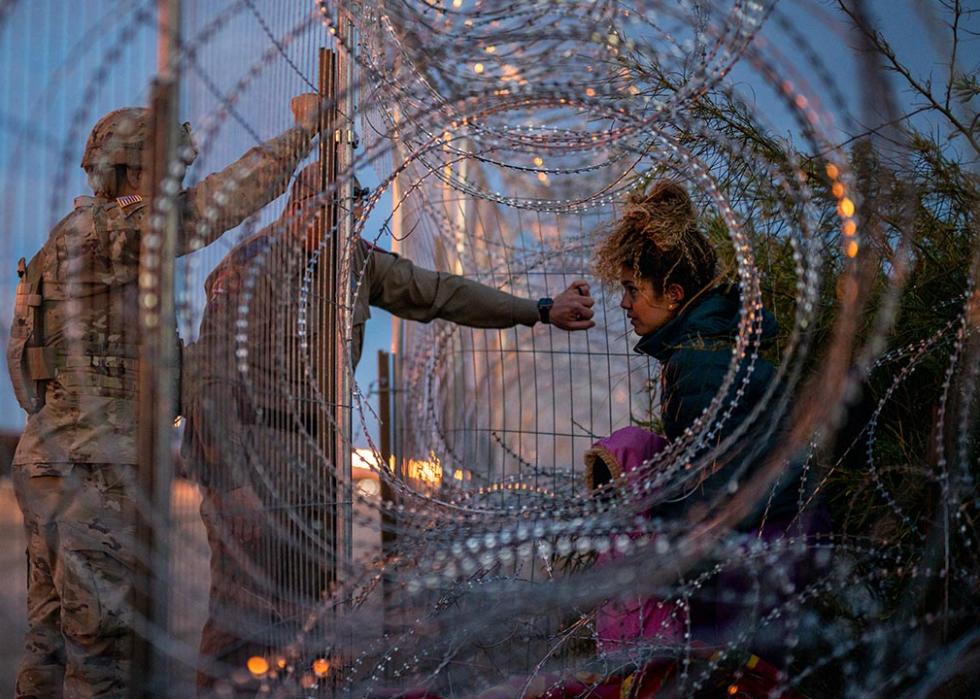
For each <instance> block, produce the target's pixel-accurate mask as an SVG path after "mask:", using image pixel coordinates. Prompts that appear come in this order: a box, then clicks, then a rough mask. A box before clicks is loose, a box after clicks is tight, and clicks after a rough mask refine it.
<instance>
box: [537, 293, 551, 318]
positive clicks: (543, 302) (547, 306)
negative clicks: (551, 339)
mask: <svg viewBox="0 0 980 699" xmlns="http://www.w3.org/2000/svg"><path fill="white" fill-rule="evenodd" d="M554 305H555V301H554V299H551V298H548V297H547V296H545V297H544V298H543V299H538V318H540V319H541V322H542V323H550V322H551V307H552V306H554Z"/></svg>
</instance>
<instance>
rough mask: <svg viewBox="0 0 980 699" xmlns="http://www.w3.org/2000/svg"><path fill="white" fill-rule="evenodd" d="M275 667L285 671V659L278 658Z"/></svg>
mask: <svg viewBox="0 0 980 699" xmlns="http://www.w3.org/2000/svg"><path fill="white" fill-rule="evenodd" d="M276 667H278V668H279V669H280V670H285V669H286V659H285V658H279V659H278V660H277V661H276Z"/></svg>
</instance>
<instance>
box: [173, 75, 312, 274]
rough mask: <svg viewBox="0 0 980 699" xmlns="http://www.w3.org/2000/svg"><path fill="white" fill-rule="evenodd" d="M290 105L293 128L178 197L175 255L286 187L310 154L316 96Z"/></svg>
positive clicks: (232, 223) (228, 225) (213, 236)
mask: <svg viewBox="0 0 980 699" xmlns="http://www.w3.org/2000/svg"><path fill="white" fill-rule="evenodd" d="M290 108H291V109H292V111H293V117H294V119H295V120H296V125H295V126H294V127H292V128H291V129H289V130H287V131H286V132H284V133H282V134H280V135H279V136H277V137H275V138H273V139H271V140H269V141H266V142H265V143H263V144H261V145H258V146H255V147H254V148H252V149H250V150H249V151H248V152H247V153H245V155H243V156H242V157H241V158H239V159H238V160H237V161H236V162H234V163H232V164H231V165H229V166H228V167H226V168H225V169H224V170H222V171H221V172H216V173H214V174H212V175H209V176H207V177H205V178H204V179H203V180H202V181H201V182H200V183H199V184H197V185H195V186H194V187H191V188H190V189H188V190H187V191H186V192H185V193H184V194H183V195H182V201H181V208H182V216H183V222H182V226H181V240H180V243H179V246H178V247H179V250H178V254H180V255H183V254H186V253H188V252H192V251H193V250H196V249H198V248H201V247H204V246H205V245H208V244H210V243H211V242H212V241H214V240H215V239H216V238H218V237H219V236H220V235H221V234H222V233H224V232H225V231H227V230H229V229H231V228H234V227H235V226H237V225H238V224H240V223H241V222H242V221H244V220H245V219H246V218H248V217H249V216H251V215H252V214H254V213H255V212H256V211H258V210H259V209H261V208H262V207H263V206H265V205H266V204H268V203H269V202H271V201H272V200H273V199H275V198H276V197H278V196H279V195H281V194H282V193H283V192H284V191H286V185H288V184H289V178H290V177H291V176H292V174H293V171H294V170H295V169H296V166H297V165H298V164H299V162H300V161H301V160H302V159H303V158H304V157H306V154H307V153H309V150H310V144H311V143H312V141H313V136H314V135H315V134H316V131H317V124H318V119H317V109H318V108H319V100H318V98H317V96H316V95H314V94H304V95H299V96H298V97H294V98H293V99H292V101H291V102H290Z"/></svg>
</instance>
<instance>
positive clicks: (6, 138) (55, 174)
mask: <svg viewBox="0 0 980 699" xmlns="http://www.w3.org/2000/svg"><path fill="white" fill-rule="evenodd" d="M304 4H310V5H311V4H312V3H304ZM154 5H155V3H153V2H136V1H134V0H130V1H117V2H110V1H108V0H84V1H83V2H75V3H65V2H55V1H53V0H32V1H31V2H20V3H16V4H15V6H14V9H13V10H12V11H11V13H10V14H9V16H7V17H6V19H5V21H4V22H3V24H2V26H0V66H2V67H3V75H4V76H5V77H4V80H3V84H2V86H0V95H2V97H0V100H2V103H0V183H2V191H3V194H2V197H0V202H2V203H0V207H2V211H3V217H2V221H3V224H2V225H3V228H4V232H3V235H2V237H0V268H2V269H3V270H4V273H3V274H2V275H0V328H2V329H0V338H2V339H3V342H4V345H6V339H7V332H8V329H9V326H10V318H11V311H12V307H13V293H14V288H15V285H16V272H15V270H16V264H17V260H18V258H20V257H21V256H25V257H28V258H30V256H31V255H32V254H33V253H34V252H36V250H37V249H38V248H39V247H40V245H41V244H42V242H43V241H44V239H45V238H46V236H47V233H48V230H49V229H50V228H51V226H52V225H54V223H56V222H57V221H58V220H59V219H60V218H61V217H62V216H64V215H65V214H66V213H68V211H70V209H71V205H72V199H73V198H74V197H75V196H78V195H81V194H88V193H89V192H88V188H87V186H86V183H85V180H84V176H83V173H82V171H81V169H80V168H79V166H78V163H79V160H80V158H81V153H82V148H83V146H84V142H85V138H86V137H87V135H88V132H89V129H90V128H91V126H92V124H94V122H95V121H96V120H97V119H98V118H99V117H100V116H101V115H102V114H104V113H106V112H107V111H109V110H111V109H115V108H118V107H121V106H128V105H133V104H143V103H145V102H146V100H147V94H148V92H147V87H148V81H149V79H150V77H151V76H152V74H153V71H154V68H155V61H156V54H155V51H156V47H155V41H156V39H155V31H154V27H153V26H152V24H153V21H154V20H155V10H154V9H153V6H154ZM186 5H187V6H188V9H187V10H185V23H186V24H187V25H188V26H194V27H198V28H199V27H202V26H205V23H206V22H207V21H208V20H209V19H210V18H213V17H215V16H218V15H220V14H221V13H223V12H224V11H225V10H226V9H227V8H229V7H233V6H234V5H236V3H230V2H221V3H206V4H205V3H194V2H189V3H186ZM922 5H928V3H922ZM255 6H256V7H257V8H259V9H260V10H261V8H264V7H268V8H275V7H279V6H281V3H255ZM870 6H871V7H872V9H873V11H874V14H875V18H876V20H877V21H878V22H879V26H880V28H881V30H882V32H883V33H884V35H885V36H886V37H887V38H888V40H889V41H890V42H891V44H892V46H893V47H894V48H895V49H896V51H897V53H898V55H899V57H900V58H901V59H902V60H903V61H905V62H906V63H907V64H908V65H909V66H910V67H911V68H912V69H913V71H914V72H915V74H917V75H919V76H922V77H924V78H925V77H928V76H929V75H930V74H931V75H932V76H933V77H934V78H935V80H936V81H937V82H941V80H942V77H943V76H944V75H945V71H946V70H947V69H946V67H945V65H944V61H945V60H946V56H945V54H944V53H940V52H939V51H937V44H936V43H935V42H933V41H932V40H930V38H929V36H930V32H929V31H928V28H927V27H926V26H925V24H924V23H923V20H922V14H921V13H919V12H917V11H916V9H915V8H916V6H917V4H916V3H914V2H898V3H896V2H891V1H886V0H878V1H877V2H873V3H870ZM138 8H144V11H145V17H144V20H145V21H136V22H134V16H135V14H134V13H135V11H136V10H137V9H138ZM778 10H779V12H780V13H781V14H782V15H783V16H784V17H785V18H786V19H787V20H788V21H789V22H790V23H791V24H792V25H793V26H794V27H795V29H796V31H798V32H799V33H800V34H801V35H802V36H804V37H805V38H806V39H807V40H808V41H809V42H810V45H811V47H812V49H813V50H814V51H816V52H819V56H820V58H821V59H822V61H823V62H824V64H825V67H826V70H827V72H828V73H829V74H830V75H832V76H833V79H834V80H835V84H836V87H837V89H839V91H840V92H841V94H842V95H843V96H844V98H845V99H846V100H848V102H849V104H850V105H851V106H852V107H853V111H852V114H851V116H852V117H853V119H854V122H853V123H851V124H848V123H847V120H846V119H843V120H842V119H840V117H841V116H843V115H842V114H841V113H840V111H839V110H838V109H837V108H836V107H835V106H833V105H832V104H828V105H827V106H828V109H829V111H831V112H832V113H834V114H835V117H836V118H837V119H838V120H839V122H838V125H839V126H840V128H841V129H842V133H844V131H847V132H851V131H852V129H854V128H855V127H856V126H857V125H858V124H860V121H861V118H860V115H859V109H860V108H859V95H860V93H861V90H862V89H863V86H862V85H861V82H860V77H859V74H858V73H857V72H856V71H855V63H854V52H853V50H852V49H851V47H850V46H849V45H848V41H849V39H848V36H847V33H846V31H845V30H844V29H843V28H842V25H841V24H840V23H839V21H838V20H835V19H834V18H836V17H839V15H838V14H836V13H835V12H834V8H833V3H829V2H810V3H807V2H793V3H781V4H779V5H778ZM300 17H301V14H300V13H299V11H298V10H296V11H290V12H289V13H288V16H286V13H285V12H281V11H279V10H276V9H272V10H271V11H270V12H269V13H268V14H267V15H266V16H265V17H264V19H265V21H267V22H268V24H269V26H270V27H271V29H272V31H273V32H274V33H276V34H277V35H281V34H283V33H284V32H285V31H286V29H287V27H288V26H291V25H292V24H294V23H295V22H296V21H297V20H298V18H300ZM973 24H974V25H975V24H976V22H975V21H974V22H973ZM975 28H976V27H974V29H975ZM940 31H941V28H940ZM323 35H324V32H323V29H322V28H321V27H318V26H315V27H314V28H313V29H312V30H310V31H308V32H306V34H305V35H304V36H302V37H301V38H300V39H299V40H298V41H297V42H295V43H294V44H292V45H291V46H289V47H287V53H288V55H289V56H290V57H291V60H292V61H293V62H294V63H295V64H296V66H297V69H298V71H294V70H291V69H286V68H285V66H284V65H283V63H284V61H283V60H282V58H281V57H278V56H277V57H274V58H273V59H270V61H271V62H270V63H269V65H268V66H267V67H266V70H265V72H264V74H263V75H262V76H261V77H260V78H259V79H257V80H255V82H254V83H253V86H252V87H251V88H250V89H249V91H248V92H247V93H246V94H245V95H244V97H243V99H242V102H241V113H242V114H248V115H249V125H250V127H251V129H252V131H253V133H252V134H249V133H247V132H246V130H245V129H244V128H242V127H241V125H240V124H239V123H237V122H235V121H234V120H230V121H228V122H226V123H225V124H223V125H222V126H221V128H220V130H219V131H218V132H217V134H216V136H215V138H214V141H213V143H212V145H211V147H210V148H209V150H208V152H207V153H206V155H205V156H204V157H202V158H201V159H199V161H198V162H197V163H196V164H195V167H194V169H193V170H192V173H191V175H190V176H189V178H188V180H187V183H189V184H190V183H192V182H193V181H196V180H197V179H199V178H200V177H202V176H203V175H205V174H207V173H208V172H210V171H212V170H214V169H218V168H220V167H222V166H223V165H225V164H227V163H229V162H231V161H232V160H233V159H234V158H235V157H236V156H237V155H238V154H240V153H241V152H243V151H244V150H245V149H247V148H248V147H250V146H251V145H253V144H254V143H255V135H258V136H260V137H261V138H268V137H271V136H273V135H275V134H276V133H278V132H279V131H280V130H282V129H283V128H285V127H287V126H288V125H289V122H290V116H289V110H288V98H289V96H290V95H292V94H297V93H299V92H303V91H307V90H308V89H309V87H308V85H306V84H304V83H305V81H304V79H303V76H305V77H306V78H308V79H311V80H313V82H315V77H314V76H315V53H316V52H315V48H316V45H317V44H318V43H319V42H320V41H322V39H321V37H322V36H323ZM762 36H763V37H765V38H766V39H767V40H768V41H770V42H772V43H773V44H775V45H776V46H777V47H778V48H779V49H780V51H781V52H782V54H783V56H784V57H785V58H786V60H787V61H790V62H791V63H792V67H793V69H794V70H796V71H798V72H799V73H800V74H801V75H802V76H803V77H804V78H808V79H812V78H813V76H814V71H813V68H812V66H811V65H810V64H809V63H808V62H807V61H806V60H805V59H804V57H803V54H802V53H801V52H800V51H799V49H798V47H797V46H796V44H795V42H794V41H793V40H792V39H791V38H789V37H788V36H787V35H786V34H784V33H783V32H782V31H780V30H779V29H778V27H777V26H776V23H775V22H774V21H771V22H770V23H769V24H767V25H766V27H765V28H764V30H763V31H762ZM269 46H270V43H269V41H268V38H267V37H266V36H265V35H264V34H263V30H262V28H261V26H260V24H259V22H258V20H257V18H256V16H255V15H254V14H253V13H252V12H250V11H248V10H245V9H241V10H239V11H238V12H237V13H236V14H234V15H233V18H232V19H231V21H230V22H228V23H227V24H226V25H225V26H224V27H223V28H222V29H221V30H219V31H218V32H217V33H216V34H215V35H214V36H213V37H210V38H209V39H208V41H207V42H205V43H204V45H203V47H202V48H201V50H200V52H199V54H198V56H197V62H198V64H199V66H201V70H200V71H197V70H196V69H195V70H189V71H188V73H187V80H186V83H185V88H184V93H183V96H182V97H183V104H182V111H183V118H184V119H186V120H189V121H191V122H192V123H193V124H194V125H195V129H196V130H197V131H198V132H199V133H200V131H201V128H202V124H201V122H202V119H203V118H204V117H205V115H207V114H209V113H210V112H211V111H212V110H213V109H214V108H215V106H216V104H217V102H216V100H215V98H214V96H213V95H212V94H211V93H210V92H209V91H208V89H207V87H206V82H205V80H203V79H202V76H203V75H205V74H209V72H210V73H213V72H214V71H217V70H221V71H223V72H221V73H220V77H219V78H218V79H217V80H216V82H217V83H218V84H220V85H224V86H227V85H230V84H233V82H234V81H235V80H237V79H238V77H239V76H240V75H241V74H243V73H245V72H247V70H248V69H249V67H250V66H251V65H252V64H253V63H254V62H255V61H256V60H258V59H259V57H258V56H256V55H254V51H255V47H261V51H265V50H266V49H267V48H268V47H269ZM938 48H940V49H941V50H942V51H943V52H945V51H947V50H948V47H946V46H945V45H940V46H939V47H938ZM977 58H978V54H977V50H976V43H975V42H971V43H966V44H964V45H963V46H962V47H961V53H960V61H961V63H960V65H961V67H962V68H963V69H965V70H969V69H971V68H974V67H975V66H976V63H977ZM230 66H234V67H230ZM100 69H101V70H105V71H106V73H105V75H101V74H100ZM212 77H214V76H213V75H212ZM729 79H730V80H731V81H732V83H733V84H734V86H735V87H736V89H737V90H738V91H739V92H740V93H741V94H742V95H743V96H744V97H745V99H746V100H747V101H749V103H750V104H753V103H754V104H755V106H756V107H757V109H758V110H759V112H760V113H762V114H764V115H765V117H766V121H767V122H768V123H769V124H770V125H771V127H772V128H773V130H774V131H776V132H777V133H780V134H782V135H785V136H787V137H792V136H794V134H795V133H796V127H795V125H794V123H793V122H792V121H791V120H790V118H789V113H788V111H787V110H785V109H784V108H783V107H782V106H781V105H780V104H779V102H778V100H777V99H776V98H775V96H774V93H773V91H772V89H771V87H770V86H769V85H767V84H766V83H765V82H764V81H762V80H761V79H760V77H759V76H758V74H757V73H756V72H755V71H754V70H753V69H752V68H751V67H749V66H747V65H745V64H740V65H738V66H737V67H736V68H735V70H734V71H733V72H732V74H731V75H730V76H729ZM811 89H813V90H814V94H815V96H816V97H818V98H821V99H824V100H826V99H827V95H826V94H825V93H824V91H823V88H822V87H820V86H819V83H818V82H816V81H814V83H813V85H812V88H811ZM903 100H904V104H902V105H901V108H902V109H904V110H906V111H909V110H910V109H911V108H913V107H914V106H915V105H916V104H917V103H918V102H917V100H916V98H915V97H914V96H911V95H904V96H903ZM253 115H259V116H257V117H256V116H253ZM865 126H867V125H865ZM359 128H360V125H359ZM358 175H359V177H360V179H361V181H362V182H363V183H364V184H366V185H367V186H370V187H372V188H374V187H375V186H376V185H377V181H378V176H377V174H376V173H375V171H374V169H373V168H370V167H367V168H364V169H362V170H361V171H360V172H359V173H358ZM280 206H281V202H279V203H278V204H274V205H272V206H270V207H269V208H268V210H267V211H266V212H264V213H263V214H262V216H261V220H262V221H268V220H271V219H272V218H273V217H274V216H275V215H276V214H277V213H278V211H279V207H280ZM390 208H391V202H390V198H389V197H387V196H386V197H385V198H384V199H382V201H381V203H380V207H379V210H378V211H376V212H375V214H374V215H373V217H372V219H371V220H370V222H369V223H368V225H367V227H366V235H368V237H371V238H373V237H374V236H375V235H378V231H379V230H380V226H381V222H382V221H383V219H384V217H385V215H387V213H388V212H390ZM240 235H241V232H240V231H231V232H229V233H227V234H225V236H224V237H223V238H222V239H221V240H219V241H218V242H216V243H215V244H213V245H212V246H211V247H210V248H209V249H208V250H206V251H203V252H202V253H200V254H198V255H196V258H197V259H196V260H195V261H193V262H192V263H191V264H189V265H187V266H183V265H182V267H181V269H182V270H185V271H186V273H185V274H183V275H182V280H181V283H182V284H184V286H183V287H182V288H183V289H185V290H187V291H188V292H189V293H190V303H191V309H192V310H193V311H194V312H195V313H194V314H192V316H191V319H190V320H188V321H187V322H186V323H184V325H185V327H183V328H182V332H184V334H187V332H188V331H187V327H186V326H187V325H190V327H191V330H190V332H191V334H193V332H194V327H195V326H194V323H195V322H196V320H199V312H200V307H201V303H202V294H201V292H200V289H201V284H202V283H203V279H204V278H205V277H206V274H207V272H208V271H209V270H210V269H211V268H212V267H213V265H214V264H215V263H217V261H218V260H220V259H221V257H222V256H223V254H224V252H226V251H227V250H228V249H229V248H230V247H231V246H232V245H233V244H234V243H235V242H236V241H237V240H239V239H240ZM378 242H379V244H381V245H382V246H385V245H387V240H386V239H385V238H384V237H382V238H381V239H379V241H378ZM372 314H373V317H372V321H371V322H370V323H369V326H368V327H369V330H368V334H367V338H366V344H365V348H364V353H363V357H364V361H363V362H362V363H361V365H360V368H359V370H358V374H357V379H358V383H359V384H360V385H361V387H362V389H363V390H367V389H368V388H369V387H370V386H372V385H373V383H374V381H375V374H376V368H377V367H376V364H377V362H376V360H375V357H376V353H377V350H378V349H387V348H388V346H389V344H390V337H391V335H390V328H391V317H390V316H389V315H388V314H387V313H385V312H383V311H380V310H378V311H372ZM23 417H24V415H23V413H22V411H21V410H20V409H19V407H18V406H17V404H16V402H15V401H14V399H13V394H12V390H11V388H10V385H9V381H8V380H7V379H6V378H4V379H3V380H0V427H2V428H3V429H12V430H16V429H19V427H20V426H21V425H22V424H23ZM362 441H363V440H362V439H361V438H358V437H355V443H361V442H362Z"/></svg>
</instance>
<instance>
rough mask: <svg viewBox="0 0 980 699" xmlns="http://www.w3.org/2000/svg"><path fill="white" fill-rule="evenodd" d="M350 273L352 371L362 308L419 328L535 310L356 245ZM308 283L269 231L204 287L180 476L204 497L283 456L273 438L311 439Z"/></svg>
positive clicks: (313, 321) (312, 345)
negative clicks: (198, 482) (198, 481)
mask: <svg viewBox="0 0 980 699" xmlns="http://www.w3.org/2000/svg"><path fill="white" fill-rule="evenodd" d="M289 241H292V242H291V243H290V242H289ZM362 270H363V273H362ZM351 272H352V276H353V277H354V278H353V279H352V282H353V283H354V285H355V286H354V290H355V292H356V295H355V297H354V298H353V308H352V314H353V317H352V319H351V324H352V335H351V357H352V360H353V362H354V364H355V365H356V364H357V362H358V360H359V359H360V354H361V349H362V345H363V340H364V325H365V323H366V322H367V320H368V318H370V316H371V312H370V306H377V307H379V308H383V309H385V310H387V311H389V312H391V313H393V314H394V315H397V316H399V317H401V318H405V319H409V320H417V321H420V322H423V323H426V322H429V321H431V320H434V319H436V318H441V319H444V320H448V321H451V322H454V323H457V324H460V325H465V326H469V327H477V328H508V327H513V326H515V325H527V326H532V325H534V324H535V323H537V322H538V310H537V303H536V302H535V301H532V300H530V299H524V298H520V297H517V296H514V295H512V294H509V293H506V292H503V291H500V290H498V289H494V288H492V287H488V286H485V285H483V284H480V283H478V282H475V281H472V280H470V279H466V278H464V277H461V276H458V275H454V274H447V273H444V272H435V271H431V270H427V269H423V268H420V267H417V266H416V265H414V264H413V263H412V262H411V261H410V260H407V259H405V258H402V257H399V256H397V255H395V254H392V253H390V252H386V251H384V250H380V249H379V248H376V247H374V246H372V245H370V244H368V243H366V242H365V241H363V240H358V241H357V243H356V247H355V248H354V250H353V254H352V265H351ZM310 279H315V273H314V270H313V267H312V263H311V261H310V258H309V257H308V255H307V254H306V252H305V249H304V247H303V246H302V242H301V241H300V240H299V236H295V235H293V236H290V235H289V234H288V233H286V232H284V231H282V230H281V226H280V225H279V224H273V225H272V226H270V227H268V228H267V229H264V230H262V231H259V232H258V233H256V234H255V235H254V236H252V237H251V238H249V239H247V240H245V241H243V242H242V243H240V244H239V245H238V246H236V248H235V249H234V250H232V251H231V252H230V253H229V254H228V256H227V257H226V258H225V260H224V261H222V263H221V264H220V265H219V266H218V267H217V268H216V269H215V270H214V271H213V272H212V273H211V275H210V277H209V278H208V281H207V283H206V291H207V296H208V303H207V307H206V308H205V312H204V318H203V319H202V322H201V333H200V337H199V339H198V341H197V342H196V343H194V344H193V345H192V346H190V347H188V348H187V350H186V351H185V368H186V373H185V378H186V380H185V387H187V389H188V390H186V391H185V399H184V401H185V406H186V408H187V418H188V425H187V429H186V433H185V434H186V437H185V442H184V453H185V457H186V458H187V460H188V462H189V466H190V469H191V470H192V471H194V472H196V473H197V475H198V476H199V477H201V478H202V479H203V480H205V481H206V482H209V483H210V484H211V485H212V486H214V487H216V488H232V487H235V486H236V485H239V484H240V483H241V482H242V479H243V478H244V477H245V475H244V473H245V472H249V471H251V472H255V471H256V470H257V469H259V468H262V467H263V464H262V463H252V462H254V461H256V460H258V461H259V462H261V461H262V460H263V459H264V458H265V457H264V456H263V455H264V454H281V453H283V451H284V450H286V451H288V450H289V447H288V446H282V445H277V446H272V444H273V443H275V442H278V441H280V440H282V439H283V437H282V435H279V434H276V431H277V430H285V431H287V432H288V431H298V430H306V431H307V432H308V433H310V434H312V433H313V432H314V431H315V430H316V419H317V415H318V414H319V406H320V405H321V400H320V398H319V396H318V395H317V392H316V388H315V385H316V382H317V380H316V378H315V377H316V372H317V371H318V370H319V369H320V368H321V366H322V364H321V363H320V362H318V360H317V359H316V355H317V352H318V351H319V350H320V349H321V348H322V343H321V334H320V332H319V329H318V322H317V319H318V318H321V317H322V315H321V310H322V308H323V304H322V299H320V297H319V296H318V295H317V291H316V285H315V283H309V282H307V281H304V280H310ZM358 279H359V280H360V283H359V284H358ZM304 298H305V299H306V301H305V303H304V302H303V301H302V299H304ZM328 301H329V302H330V303H332V302H333V299H329V300H328ZM301 315H305V320H306V323H305V324H303V323H301ZM286 441H289V440H286ZM293 441H295V440H293ZM295 458H296V460H298V461H302V460H304V457H303V456H301V455H296V456H295ZM249 464H251V465H250V466H249Z"/></svg>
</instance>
